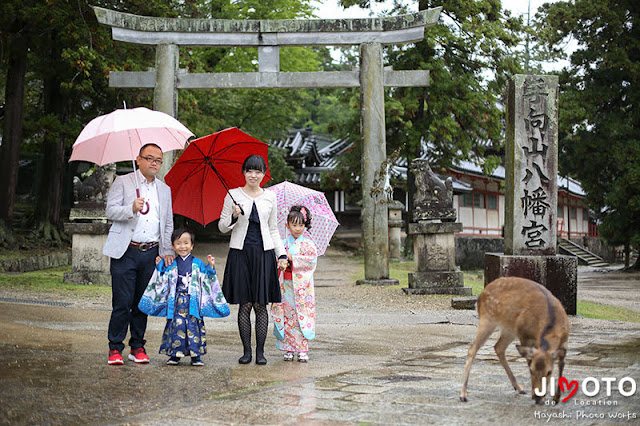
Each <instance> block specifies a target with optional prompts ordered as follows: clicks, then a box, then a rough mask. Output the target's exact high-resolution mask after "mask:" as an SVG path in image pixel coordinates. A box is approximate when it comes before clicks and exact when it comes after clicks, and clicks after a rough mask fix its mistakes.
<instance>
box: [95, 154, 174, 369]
mask: <svg viewBox="0 0 640 426" xmlns="http://www.w3.org/2000/svg"><path fill="white" fill-rule="evenodd" d="M136 164H137V165H138V170H137V171H135V172H133V173H129V174H127V175H124V176H118V177H117V178H116V179H115V180H114V181H113V185H112V186H111V190H110V191H109V196H108V197H107V208H106V214H107V219H109V220H111V221H113V224H112V225H111V229H110V230H109V235H108V236H107V241H106V243H105V245H104V250H103V251H102V253H103V254H104V255H106V256H109V257H110V258H111V293H112V299H111V300H112V302H111V304H112V308H113V310H112V311H111V320H110V321H109V331H108V337H109V360H108V362H109V364H110V365H122V364H124V360H123V359H122V351H123V350H124V347H125V345H124V343H123V342H124V339H125V337H126V336H127V330H128V329H129V331H130V334H131V337H130V339H129V346H130V347H131V352H130V354H129V359H130V360H131V361H134V362H135V363H138V364H146V363H148V362H149V357H148V356H147V354H146V352H145V349H144V344H145V340H144V333H145V331H146V329H147V316H146V315H145V314H143V313H142V312H140V310H139V309H138V303H139V302H140V297H142V293H143V292H144V290H145V288H146V286H147V284H148V283H149V280H150V279H151V275H152V274H153V270H154V268H155V259H156V256H158V255H159V256H162V257H164V259H165V263H166V264H167V265H168V264H170V263H171V262H173V259H174V257H175V254H174V252H173V250H172V249H171V233H172V232H173V210H172V208H171V189H170V188H169V186H167V185H166V184H165V183H164V182H161V181H160V179H156V175H157V174H158V172H159V171H160V166H161V165H162V149H160V147H159V146H158V145H156V144H153V143H150V144H146V145H144V146H143V147H142V148H140V153H139V155H138V157H137V158H136ZM138 189H139V193H138V192H137V190H138Z"/></svg>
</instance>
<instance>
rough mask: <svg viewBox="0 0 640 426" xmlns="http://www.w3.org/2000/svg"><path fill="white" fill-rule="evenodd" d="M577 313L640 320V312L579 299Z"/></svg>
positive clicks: (597, 316)
mask: <svg viewBox="0 0 640 426" xmlns="http://www.w3.org/2000/svg"><path fill="white" fill-rule="evenodd" d="M577 314H578V315H580V316H582V317H585V318H593V319H602V320H613V321H628V322H640V312H637V311H633V310H631V309H626V308H622V307H619V306H612V305H603V304H602V303H595V302H587V301H585V300H578V306H577Z"/></svg>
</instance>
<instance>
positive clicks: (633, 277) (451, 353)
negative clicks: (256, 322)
mask: <svg viewBox="0 0 640 426" xmlns="http://www.w3.org/2000/svg"><path fill="white" fill-rule="evenodd" d="M198 249H199V252H196V254H197V255H199V256H201V257H202V255H203V254H206V252H208V251H211V252H213V254H214V255H215V256H216V257H217V261H218V264H219V265H223V264H224V257H225V248H224V247H220V246H206V245H200V246H199V247H198ZM359 268H361V266H360V264H359V263H358V262H357V261H356V260H355V259H354V258H352V257H351V256H350V255H349V254H348V253H344V252H331V254H330V255H329V256H326V257H323V258H321V261H320V266H319V270H318V273H317V274H316V285H317V290H316V296H317V299H318V311H317V317H318V325H317V338H316V339H315V340H314V341H313V342H312V343H311V350H310V358H311V360H310V362H309V363H307V364H301V363H298V362H293V363H285V362H284V361H282V359H281V354H280V353H279V351H277V350H276V349H275V348H274V338H273V336H271V334H269V337H268V339H267V353H266V355H267V358H268V359H269V362H268V364H267V365H266V366H257V365H255V364H249V365H239V364H238V363H237V358H238V357H239V356H240V355H241V353H240V351H241V344H240V339H239V336H238V333H237V326H236V323H235V314H236V312H237V310H236V309H235V307H233V308H232V314H231V316H230V317H227V318H224V319H219V320H214V319H207V320H206V324H207V337H208V351H209V352H208V354H207V355H206V356H204V357H203V360H204V361H205V366H204V367H199V368H198V367H191V366H189V365H188V364H187V363H184V365H179V366H173V367H172V366H167V365H165V361H166V357H164V356H161V355H157V348H158V347H159V344H160V334H161V331H162V329H163V326H164V321H163V319H160V318H150V321H149V327H148V332H147V339H148V343H147V349H148V352H149V353H150V355H151V363H150V364H148V365H135V364H134V363H131V362H127V363H126V364H125V365H124V366H119V367H117V366H108V365H107V363H106V351H107V344H106V330H107V323H108V319H109V314H110V305H109V303H110V301H109V300H108V298H99V297H98V298H96V299H94V300H86V299H77V300H75V299H74V300H64V301H62V302H65V303H67V304H68V305H67V306H51V305H49V304H47V303H48V302H51V301H54V302H61V301H60V300H55V297H49V298H48V299H47V300H44V299H42V298H39V302H41V303H40V304H34V303H24V302H28V301H29V300H35V299H37V298H38V297H37V295H27V296H25V295H15V294H14V295H11V294H0V383H1V385H2V393H1V394H0V423H1V424H87V423H91V424H165V423H172V424H290V423H291V424H292V423H304V424H340V423H345V424H357V423H378V424H431V423H440V424H470V423H484V424H487V423H498V424H516V423H517V424H538V423H541V422H547V421H548V420H549V422H553V423H558V422H560V423H567V424H569V423H571V424H576V423H578V424H607V423H628V424H639V423H640V391H636V392H635V393H634V394H633V395H630V396H624V394H630V393H631V392H632V390H633V389H632V388H631V387H632V384H633V383H635V384H639V383H640V324H638V323H627V322H616V321H600V320H589V319H583V318H578V317H574V318H571V328H572V331H571V335H570V339H569V353H568V356H567V366H566V368H565V374H564V376H565V377H566V378H567V379H568V380H569V381H570V382H571V381H573V380H575V381H576V385H577V386H578V387H579V389H578V391H577V393H576V394H575V395H574V396H573V397H571V398H570V399H569V400H568V401H567V402H565V403H561V404H560V405H559V406H551V405H543V406H536V405H534V404H533V401H532V399H531V396H530V395H519V394H516V392H515V391H513V390H512V388H511V386H510V384H509V381H508V379H507V377H506V374H505V372H504V370H503V368H502V367H501V366H500V364H499V363H498V360H497V357H496V356H495V353H494V352H493V344H495V341H496V339H497V333H496V334H494V335H493V336H492V338H491V339H490V341H489V342H488V343H487V344H486V345H485V346H484V347H483V348H482V349H481V350H480V352H479V353H478V356H477V358H476V361H475V362H474V366H473V369H472V371H471V378H470V381H469V402H467V403H461V402H460V401H459V400H458V393H459V390H460V381H461V377H462V373H463V367H464V362H465V359H466V352H467V349H468V348H469V345H470V343H471V342H472V340H473V338H474V337H475V333H476V326H475V324H476V323H477V314H476V313H475V312H474V311H453V310H448V309H446V306H445V305H444V304H443V301H442V299H438V298H432V299H430V298H425V297H424V296H400V295H399V294H398V292H400V293H401V291H400V290H398V291H390V290H388V289H385V288H381V287H379V288H362V286H359V287H356V286H355V285H354V281H355V280H354V276H355V275H356V274H357V273H358V270H359ZM220 272H221V273H222V268H221V267H220ZM578 296H579V298H580V299H584V300H593V301H598V302H601V303H608V304H614V305H616V306H624V307H628V308H630V309H634V310H640V274H625V273H619V272H616V271H609V270H603V271H599V270H593V269H589V268H581V269H580V271H579V290H578ZM9 298H14V299H22V303H16V302H15V301H7V299H9ZM126 353H128V351H125V354H126ZM507 357H508V360H509V362H510V364H511V365H512V369H513V371H514V373H515V375H516V377H517V378H518V380H519V382H520V383H521V384H522V386H523V387H524V388H525V389H528V388H529V386H530V385H529V377H528V376H529V375H528V371H527V366H526V362H525V361H524V359H522V358H520V357H518V356H517V352H516V350H515V348H514V346H513V345H512V346H511V347H510V348H509V349H508V350H507ZM590 377H591V378H593V380H592V379H588V378H590ZM603 378H614V379H615V381H613V382H612V386H611V392H610V395H607V389H606V382H605V381H602V379H603ZM624 378H629V379H624ZM623 379H624V380H623ZM605 380H609V379H605ZM621 381H622V393H621V391H620V389H619V388H618V384H619V382H621ZM596 382H597V384H598V385H599V387H600V391H599V392H596V393H595V395H593V396H590V395H587V394H586V393H585V391H586V392H587V393H589V394H591V391H592V390H594V386H595V385H596ZM632 382H633V383H632ZM584 384H586V387H584V388H583V385H584ZM571 386H572V389H573V386H574V385H573V383H571ZM636 387H637V386H636ZM563 397H564V395H563Z"/></svg>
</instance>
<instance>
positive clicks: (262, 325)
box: [238, 302, 269, 365]
mask: <svg viewBox="0 0 640 426" xmlns="http://www.w3.org/2000/svg"><path fill="white" fill-rule="evenodd" d="M251 308H253V310H254V311H255V313H256V364H261V365H264V364H266V363H267V359H266V358H265V357H264V342H265V340H267V331H268V329H269V313H268V312H267V307H266V306H265V305H261V304H259V303H251V302H247V303H244V304H242V305H240V309H238V330H239V331H240V339H241V340H242V346H243V348H244V355H242V357H240V359H239V360H238V362H239V363H240V364H248V363H250V362H251Z"/></svg>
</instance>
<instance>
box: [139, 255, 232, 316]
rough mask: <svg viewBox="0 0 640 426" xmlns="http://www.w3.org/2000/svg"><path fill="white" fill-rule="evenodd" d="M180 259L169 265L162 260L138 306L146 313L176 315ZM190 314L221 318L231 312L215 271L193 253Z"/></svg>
mask: <svg viewBox="0 0 640 426" xmlns="http://www.w3.org/2000/svg"><path fill="white" fill-rule="evenodd" d="M177 262H178V259H177V258H176V260H174V261H173V263H171V264H170V265H169V266H165V265H164V262H163V261H160V262H159V263H158V265H157V266H156V269H155V271H153V275H152V276H151V280H150V281H149V284H148V285H147V288H146V290H145V291H144V294H143V295H142V298H141V299H140V303H139V304H138V308H139V309H140V310H141V311H142V312H144V313H145V314H147V315H151V316H157V317H166V318H167V319H173V313H174V310H175V303H176V285H177V283H178V263H177ZM188 294H189V315H192V316H194V317H196V318H199V319H202V318H203V317H211V318H221V317H226V316H227V315H229V305H227V301H226V300H225V298H224V295H223V294H222V288H221V287H220V283H219V282H218V277H217V276H216V272H215V270H214V269H212V268H211V266H209V265H208V264H206V263H205V262H203V261H202V260H200V259H198V258H196V257H193V261H192V264H191V279H190V281H189V285H188Z"/></svg>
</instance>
